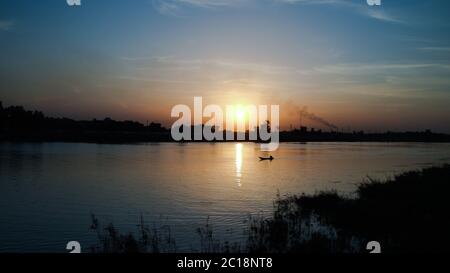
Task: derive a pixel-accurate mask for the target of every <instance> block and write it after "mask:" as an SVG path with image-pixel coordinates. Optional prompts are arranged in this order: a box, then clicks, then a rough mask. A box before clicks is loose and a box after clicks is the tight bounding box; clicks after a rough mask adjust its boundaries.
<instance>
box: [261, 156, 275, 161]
mask: <svg viewBox="0 0 450 273" xmlns="http://www.w3.org/2000/svg"><path fill="white" fill-rule="evenodd" d="M274 159H275V158H274V157H273V156H270V157H261V156H260V157H259V160H260V161H263V160H270V161H272V160H274Z"/></svg>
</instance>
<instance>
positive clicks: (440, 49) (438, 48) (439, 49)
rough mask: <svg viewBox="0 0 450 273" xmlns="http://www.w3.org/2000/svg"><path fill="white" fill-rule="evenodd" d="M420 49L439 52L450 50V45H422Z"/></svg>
mask: <svg viewBox="0 0 450 273" xmlns="http://www.w3.org/2000/svg"><path fill="white" fill-rule="evenodd" d="M418 50H422V51H437V52H450V47H421V48H418Z"/></svg>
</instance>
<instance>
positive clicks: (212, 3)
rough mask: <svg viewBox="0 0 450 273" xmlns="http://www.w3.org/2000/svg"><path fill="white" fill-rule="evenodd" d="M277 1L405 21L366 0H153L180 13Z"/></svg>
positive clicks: (166, 11)
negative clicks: (188, 8)
mask: <svg viewBox="0 0 450 273" xmlns="http://www.w3.org/2000/svg"><path fill="white" fill-rule="evenodd" d="M267 2H275V3H279V4H286V5H333V6H338V7H343V8H347V9H349V10H352V11H354V12H356V13H358V14H360V15H363V16H366V17H369V18H373V19H376V20H379V21H383V22H389V23H404V21H402V20H400V19H399V18H397V17H396V16H393V15H392V14H389V13H388V12H387V11H386V10H385V9H383V8H380V7H371V6H369V5H367V3H366V1H365V0H360V1H357V2H355V1H351V0H265V1H263V0H153V3H154V6H155V8H156V9H157V10H158V11H159V12H160V13H162V14H166V15H178V14H179V12H180V11H181V10H182V8H183V7H186V6H192V7H200V8H223V7H228V8H229V7H239V6H244V5H247V4H249V3H254V4H259V5H263V4H265V3H267Z"/></svg>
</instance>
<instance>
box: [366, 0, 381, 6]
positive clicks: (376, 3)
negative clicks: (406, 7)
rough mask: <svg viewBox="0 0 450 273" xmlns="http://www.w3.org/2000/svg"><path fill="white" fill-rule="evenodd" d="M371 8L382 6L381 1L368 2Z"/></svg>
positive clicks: (368, 0)
mask: <svg viewBox="0 0 450 273" xmlns="http://www.w3.org/2000/svg"><path fill="white" fill-rule="evenodd" d="M367 5H369V6H381V0H367Z"/></svg>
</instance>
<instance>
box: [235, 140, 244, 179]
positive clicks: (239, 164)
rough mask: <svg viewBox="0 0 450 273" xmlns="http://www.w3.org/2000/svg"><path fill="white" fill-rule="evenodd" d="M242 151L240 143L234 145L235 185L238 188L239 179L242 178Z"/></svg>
mask: <svg viewBox="0 0 450 273" xmlns="http://www.w3.org/2000/svg"><path fill="white" fill-rule="evenodd" d="M242 149H243V145H242V143H237V144H236V162H235V163H236V182H237V185H238V186H239V187H240V186H242V184H241V178H242Z"/></svg>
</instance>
